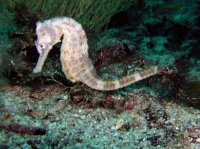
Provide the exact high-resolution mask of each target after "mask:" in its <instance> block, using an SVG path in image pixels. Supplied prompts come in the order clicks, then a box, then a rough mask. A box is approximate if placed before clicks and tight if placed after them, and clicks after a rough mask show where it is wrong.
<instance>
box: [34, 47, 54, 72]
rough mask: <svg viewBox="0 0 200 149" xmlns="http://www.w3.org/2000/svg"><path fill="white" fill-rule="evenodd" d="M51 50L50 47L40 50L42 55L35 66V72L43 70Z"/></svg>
mask: <svg viewBox="0 0 200 149" xmlns="http://www.w3.org/2000/svg"><path fill="white" fill-rule="evenodd" d="M49 51H50V48H48V49H43V50H42V52H40V56H39V58H38V61H37V64H36V66H35V68H34V69H33V73H39V72H41V71H42V67H43V65H44V62H45V60H46V59H47V56H48V53H49Z"/></svg>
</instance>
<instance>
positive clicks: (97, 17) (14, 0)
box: [6, 0, 139, 31]
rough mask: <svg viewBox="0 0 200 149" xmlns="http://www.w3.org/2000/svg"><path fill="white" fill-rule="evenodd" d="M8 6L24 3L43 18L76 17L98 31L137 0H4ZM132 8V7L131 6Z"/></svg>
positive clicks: (87, 26)
mask: <svg viewBox="0 0 200 149" xmlns="http://www.w3.org/2000/svg"><path fill="white" fill-rule="evenodd" d="M6 1H7V3H8V5H9V6H10V8H11V9H12V8H15V7H17V5H18V4H20V3H24V4H25V6H26V7H27V8H28V10H30V13H32V14H38V12H39V13H40V15H42V16H43V17H44V19H48V18H52V17H55V16H69V17H72V18H74V19H76V20H77V21H78V22H80V23H81V24H82V25H83V26H84V27H86V28H88V29H91V30H95V31H100V29H101V28H102V27H103V26H105V25H106V24H107V23H108V22H109V21H110V19H111V17H112V16H114V15H115V14H117V13H118V12H122V11H126V10H127V9H128V8H130V7H133V6H134V5H135V6H137V4H138V3H139V1H138V0H117V1H116V0H110V1H107V0H101V1H95V0H73V1H71V0H57V1H56V2H55V1H54V0H39V1H35V0H30V1H26V0H6ZM133 8H134V7H133Z"/></svg>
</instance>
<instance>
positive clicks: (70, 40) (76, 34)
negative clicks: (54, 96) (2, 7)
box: [33, 17, 159, 91]
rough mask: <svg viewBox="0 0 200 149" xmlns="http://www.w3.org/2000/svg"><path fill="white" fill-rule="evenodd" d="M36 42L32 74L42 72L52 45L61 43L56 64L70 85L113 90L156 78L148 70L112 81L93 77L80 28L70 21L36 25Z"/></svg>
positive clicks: (60, 19)
mask: <svg viewBox="0 0 200 149" xmlns="http://www.w3.org/2000/svg"><path fill="white" fill-rule="evenodd" d="M36 34H37V41H35V45H36V48H37V51H38V53H39V59H38V61H37V64H36V66H35V68H34V69H33V73H38V72H41V71H42V67H43V65H44V62H45V60H46V59H47V56H48V53H49V51H50V50H51V49H52V47H53V45H55V44H56V43H58V42H61V37H63V38H62V44H61V54H60V60H61V64H62V71H63V72H64V74H65V76H66V78H67V79H68V80H70V81H71V82H73V83H75V82H82V83H84V84H86V85H87V86H89V87H91V88H93V89H96V90H103V91H109V90H117V89H120V88H123V87H125V86H128V85H130V84H132V83H135V82H137V81H140V80H143V79H146V78H148V77H150V76H153V75H155V74H157V73H158V72H159V71H158V67H157V66H152V67H150V68H148V69H146V70H143V71H141V72H137V73H133V74H130V75H127V76H124V77H121V78H118V79H114V80H105V79H102V78H100V76H98V75H97V73H96V70H95V67H94V65H93V63H92V61H91V59H90V58H89V56H88V42H87V37H86V33H85V31H84V29H83V27H82V25H81V24H79V23H78V22H77V21H75V20H74V19H72V18H70V17H56V18H52V19H49V20H45V21H38V22H37V24H36Z"/></svg>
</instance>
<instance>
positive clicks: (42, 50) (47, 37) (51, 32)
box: [33, 21, 62, 73]
mask: <svg viewBox="0 0 200 149" xmlns="http://www.w3.org/2000/svg"><path fill="white" fill-rule="evenodd" d="M36 34H37V41H35V45H36V48H37V51H38V53H39V55H40V56H39V59H38V62H37V65H36V67H35V68H34V69H33V72H34V73H38V72H41V70H42V67H43V65H44V62H45V60H46V58H47V56H48V53H49V51H50V50H51V49H52V47H53V45H55V44H56V43H57V42H60V38H61V36H62V31H61V29H60V28H59V27H57V26H54V25H53V23H52V22H51V21H45V22H43V23H42V22H38V23H37V27H36Z"/></svg>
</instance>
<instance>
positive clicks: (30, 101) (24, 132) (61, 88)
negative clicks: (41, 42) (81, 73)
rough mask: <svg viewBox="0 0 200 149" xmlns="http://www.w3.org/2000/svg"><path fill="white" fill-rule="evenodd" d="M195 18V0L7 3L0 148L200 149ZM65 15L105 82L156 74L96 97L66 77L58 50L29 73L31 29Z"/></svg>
mask: <svg viewBox="0 0 200 149" xmlns="http://www.w3.org/2000/svg"><path fill="white" fill-rule="evenodd" d="M101 2H102V3H101ZM97 6H98V7H97ZM105 6H106V7H105ZM135 6H137V7H135ZM199 9H200V1H195V0H191V1H187V0H182V1H179V0H142V1H138V0H137V1H136V0H135V1H134V0H130V1H128V0H127V1H126V0H119V1H118V0H116V1H115V0H111V1H109V2H107V1H105V0H102V1H93V0H80V1H78V0H74V1H73V3H72V1H70V0H63V1H61V0H57V3H56V4H55V1H53V0H41V1H40V0H39V1H33V0H30V1H25V0H5V1H3V2H2V5H0V19H1V20H5V21H0V39H1V41H0V68H1V69H0V148H9V147H11V148H36V149H37V148H97V149H98V148H99V149H100V148H116V149H118V148H127V149H129V148H130V149H131V148H144V149H149V148H183V149H188V148H192V149H196V148H199V147H200V111H199V110H200V81H199V80H200V77H199V76H200V71H199V70H200V44H199V43H200V14H199ZM2 10H4V11H2ZM86 10H88V11H86ZM2 14H3V15H2ZM61 15H62V16H63V15H64V16H72V17H73V18H75V19H76V20H77V21H78V22H81V23H82V24H83V27H84V29H85V30H86V34H87V37H88V42H89V47H90V50H89V56H90V57H91V60H92V62H93V64H95V68H96V71H97V73H98V75H101V76H102V77H103V78H105V79H107V78H112V79H113V78H114V79H115V78H117V77H121V76H125V75H127V74H130V73H132V72H135V71H140V70H142V69H145V68H148V67H149V66H151V65H156V66H159V67H160V68H162V69H161V71H160V73H158V74H157V75H156V76H154V77H151V78H149V79H146V80H142V81H141V82H138V83H135V84H132V85H129V86H127V87H125V88H122V89H119V90H117V91H107V92H104V91H96V90H94V89H92V88H88V87H87V86H85V85H84V84H82V83H71V82H70V81H68V80H67V79H66V78H65V75H64V74H63V73H62V70H61V65H60V60H59V59H60V50H59V49H60V46H61V44H60V43H59V44H56V45H55V46H54V47H53V49H52V51H51V52H50V53H49V56H48V59H47V62H46V64H45V65H44V69H43V72H42V73H40V74H33V73H32V70H33V68H34V66H35V64H36V62H37V59H38V56H39V55H38V52H37V50H36V47H35V41H36V38H37V37H36V33H35V28H36V22H37V21H38V20H46V19H48V18H52V17H55V16H61ZM3 82H4V86H3Z"/></svg>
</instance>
